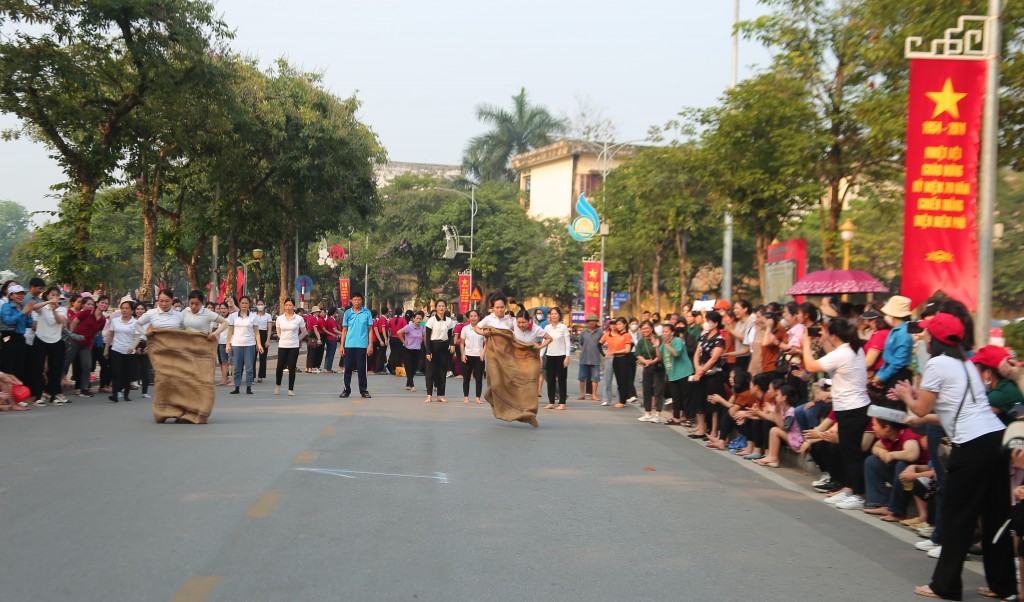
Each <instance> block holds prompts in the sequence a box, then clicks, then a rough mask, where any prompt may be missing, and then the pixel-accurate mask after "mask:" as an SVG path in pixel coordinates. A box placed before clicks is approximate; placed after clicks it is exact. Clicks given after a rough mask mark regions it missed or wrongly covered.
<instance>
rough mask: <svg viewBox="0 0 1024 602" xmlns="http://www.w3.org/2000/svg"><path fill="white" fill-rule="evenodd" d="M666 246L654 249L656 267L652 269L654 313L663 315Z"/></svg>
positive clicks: (662, 245)
mask: <svg viewBox="0 0 1024 602" xmlns="http://www.w3.org/2000/svg"><path fill="white" fill-rule="evenodd" d="M663 249H664V244H659V245H657V246H655V247H654V265H653V266H652V267H651V295H653V296H654V311H656V312H658V313H659V314H660V313H661V283H660V282H658V280H659V279H660V278H661V252H662V250H663Z"/></svg>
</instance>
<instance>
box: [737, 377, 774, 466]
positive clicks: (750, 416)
mask: <svg viewBox="0 0 1024 602" xmlns="http://www.w3.org/2000/svg"><path fill="white" fill-rule="evenodd" d="M777 376H778V375H776V374H775V373H774V372H762V373H760V374H758V375H757V376H755V377H754V379H753V381H752V382H751V385H750V390H751V392H752V393H753V394H754V395H755V397H756V398H757V399H758V402H757V403H755V404H753V405H751V406H750V407H748V408H746V409H741V410H739V411H737V412H736V413H735V415H734V416H733V418H734V419H735V420H736V424H737V425H739V427H740V432H741V433H743V436H745V437H746V438H747V441H749V442H750V444H749V445H753V451H751V452H750V453H749V454H745V455H744V456H743V459H744V460H760V459H761V458H763V457H764V451H765V449H766V446H767V444H768V432H769V431H770V430H771V427H772V426H774V425H773V424H768V425H766V424H765V422H764V420H765V419H764V417H765V416H768V415H771V414H773V413H774V412H775V395H776V393H777V392H778V390H779V387H781V386H782V385H783V382H784V381H783V380H782V379H781V378H778V377H777Z"/></svg>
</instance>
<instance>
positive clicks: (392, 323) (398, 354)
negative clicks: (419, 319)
mask: <svg viewBox="0 0 1024 602" xmlns="http://www.w3.org/2000/svg"><path fill="white" fill-rule="evenodd" d="M406 324H408V321H407V320H406V319H405V317H404V316H403V315H402V308H401V307H399V308H397V309H395V315H393V316H391V319H389V320H388V334H389V339H388V341H389V343H390V345H391V355H390V356H389V357H388V372H390V373H391V374H395V372H396V371H397V368H398V366H401V365H403V360H404V357H403V355H404V353H403V349H404V345H403V344H402V339H400V338H398V333H399V331H401V330H402V329H403V328H405V325H406ZM413 371H414V372H415V369H414V370H413Z"/></svg>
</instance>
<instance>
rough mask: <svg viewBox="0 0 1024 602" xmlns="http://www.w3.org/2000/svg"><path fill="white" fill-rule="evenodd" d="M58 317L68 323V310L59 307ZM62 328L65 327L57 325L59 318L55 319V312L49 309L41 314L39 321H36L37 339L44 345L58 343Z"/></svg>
mask: <svg viewBox="0 0 1024 602" xmlns="http://www.w3.org/2000/svg"><path fill="white" fill-rule="evenodd" d="M57 315H58V316H61V317H62V318H64V322H65V323H67V319H68V308H66V307H58V308H57ZM62 328H64V325H63V324H58V323H57V318H55V317H53V312H52V311H50V308H49V307H47V308H46V309H44V310H42V311H41V312H39V319H38V320H36V338H37V339H39V340H40V341H42V342H44V343H56V342H57V341H59V340H60V335H61V329H62Z"/></svg>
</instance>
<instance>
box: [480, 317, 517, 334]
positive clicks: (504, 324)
mask: <svg viewBox="0 0 1024 602" xmlns="http://www.w3.org/2000/svg"><path fill="white" fill-rule="evenodd" d="M515 324H516V322H515V320H514V319H512V316H510V315H508V314H505V317H503V318H500V319H499V318H498V317H497V316H495V315H494V314H487V315H486V316H484V319H483V320H480V321H479V322H477V323H476V325H477V326H479V327H480V328H487V327H490V328H497V329H499V330H512V328H513V327H514V326H515Z"/></svg>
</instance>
